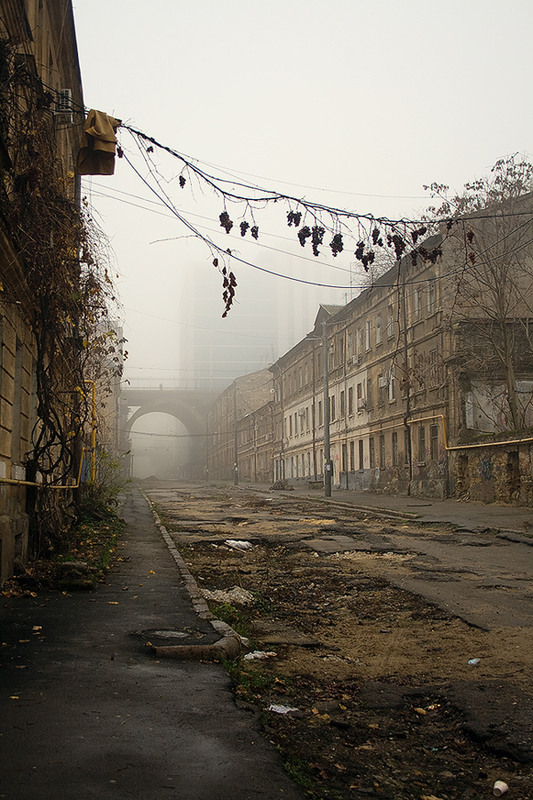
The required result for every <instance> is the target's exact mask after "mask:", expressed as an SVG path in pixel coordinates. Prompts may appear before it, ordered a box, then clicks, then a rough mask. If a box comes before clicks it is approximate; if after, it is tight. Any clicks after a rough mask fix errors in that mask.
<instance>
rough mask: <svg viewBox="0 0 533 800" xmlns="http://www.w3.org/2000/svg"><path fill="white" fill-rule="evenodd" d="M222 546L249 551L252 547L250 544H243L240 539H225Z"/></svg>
mask: <svg viewBox="0 0 533 800" xmlns="http://www.w3.org/2000/svg"><path fill="white" fill-rule="evenodd" d="M224 544H225V545H227V546H228V547H232V548H233V549H234V550H250V549H251V548H252V547H253V544H252V543H251V542H245V541H242V540H241V539H226V541H225V542H224Z"/></svg>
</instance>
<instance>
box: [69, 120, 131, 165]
mask: <svg viewBox="0 0 533 800" xmlns="http://www.w3.org/2000/svg"><path fill="white" fill-rule="evenodd" d="M120 124H121V121H120V120H119V119H115V118H114V117H110V116H108V115H107V114H104V112H103V111H95V110H94V109H91V110H90V111H89V113H88V114H87V119H86V121H85V127H84V129H83V139H82V143H81V148H80V151H79V153H78V165H77V167H78V174H79V175H113V173H114V172H115V152H116V146H117V137H116V130H117V128H118V127H119V125H120Z"/></svg>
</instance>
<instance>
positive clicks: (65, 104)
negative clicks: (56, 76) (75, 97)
mask: <svg viewBox="0 0 533 800" xmlns="http://www.w3.org/2000/svg"><path fill="white" fill-rule="evenodd" d="M54 116H55V119H56V122H57V123H58V124H59V125H72V121H73V117H72V89H59V90H58V92H57V98H56V106H55V109H54Z"/></svg>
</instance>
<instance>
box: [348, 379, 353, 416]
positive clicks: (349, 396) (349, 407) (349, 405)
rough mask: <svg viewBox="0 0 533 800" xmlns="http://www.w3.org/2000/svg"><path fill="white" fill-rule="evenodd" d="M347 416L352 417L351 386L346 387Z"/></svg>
mask: <svg viewBox="0 0 533 800" xmlns="http://www.w3.org/2000/svg"><path fill="white" fill-rule="evenodd" d="M348 416H350V417H351V416H353V386H349V387H348Z"/></svg>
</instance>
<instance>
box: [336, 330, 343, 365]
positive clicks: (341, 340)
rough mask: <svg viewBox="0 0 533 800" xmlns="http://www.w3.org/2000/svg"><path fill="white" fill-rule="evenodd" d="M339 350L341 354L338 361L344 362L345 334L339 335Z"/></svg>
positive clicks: (339, 362)
mask: <svg viewBox="0 0 533 800" xmlns="http://www.w3.org/2000/svg"><path fill="white" fill-rule="evenodd" d="M337 352H338V354H339V358H338V361H337V363H338V364H344V334H341V335H340V336H339V346H338V348H337Z"/></svg>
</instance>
